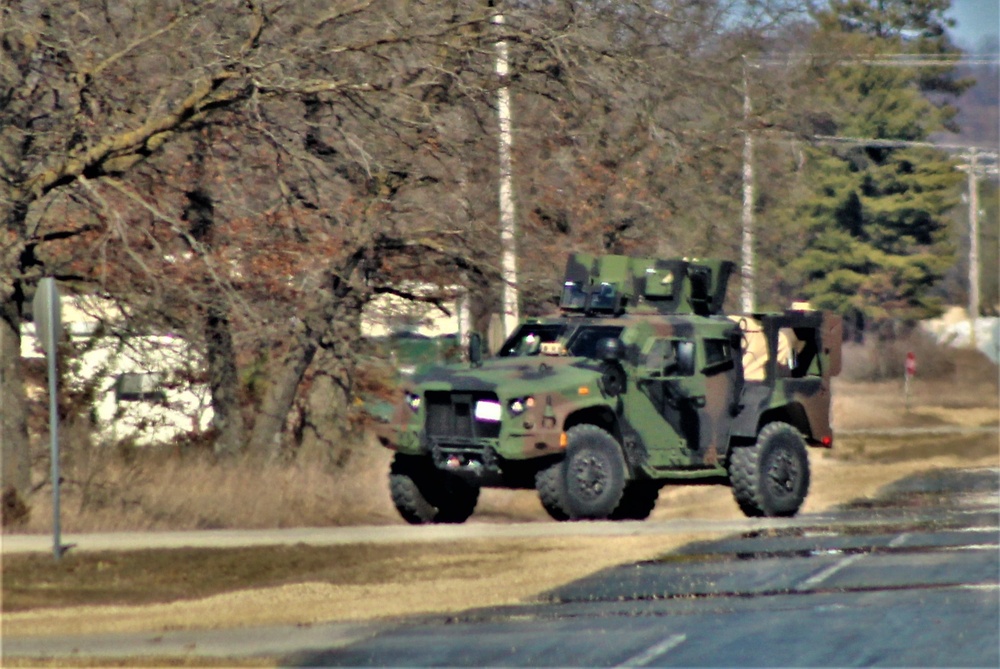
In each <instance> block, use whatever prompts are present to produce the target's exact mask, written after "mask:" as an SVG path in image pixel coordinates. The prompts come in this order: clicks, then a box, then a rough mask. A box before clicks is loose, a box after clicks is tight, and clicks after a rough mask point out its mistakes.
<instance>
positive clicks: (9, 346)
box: [0, 284, 31, 500]
mask: <svg viewBox="0 0 1000 669" xmlns="http://www.w3.org/2000/svg"><path fill="white" fill-rule="evenodd" d="M0 290H3V293H4V296H5V298H6V299H2V301H0V453H2V456H0V458H2V459H0V474H2V487H3V490H4V499H5V500H6V499H8V498H10V499H17V498H20V499H22V500H23V499H24V498H25V496H26V495H27V494H28V491H29V490H30V489H31V452H30V449H29V442H28V422H27V415H26V414H27V405H26V402H25V396H24V374H23V369H22V366H21V311H22V309H21V307H22V304H21V300H20V299H19V297H18V296H19V295H20V293H19V291H16V290H15V289H13V286H11V285H10V284H8V285H6V286H2V288H0ZM11 490H13V491H14V492H13V493H11V492H10V491H11Z"/></svg>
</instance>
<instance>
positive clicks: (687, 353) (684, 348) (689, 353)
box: [666, 340, 695, 376]
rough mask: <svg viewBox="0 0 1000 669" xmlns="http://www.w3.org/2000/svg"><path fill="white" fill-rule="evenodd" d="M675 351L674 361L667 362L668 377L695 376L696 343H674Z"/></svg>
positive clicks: (677, 341)
mask: <svg viewBox="0 0 1000 669" xmlns="http://www.w3.org/2000/svg"><path fill="white" fill-rule="evenodd" d="M673 349H674V350H673V353H674V355H673V359H672V360H668V361H667V370H666V374H667V375H668V376H693V375H694V369H695V365H694V342H693V341H688V340H676V341H674V342H673ZM671 363H672V364H671Z"/></svg>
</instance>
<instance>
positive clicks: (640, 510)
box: [611, 481, 660, 520]
mask: <svg viewBox="0 0 1000 669" xmlns="http://www.w3.org/2000/svg"><path fill="white" fill-rule="evenodd" d="M659 496H660V486H658V485H657V484H655V483H652V482H649V481H632V482H630V483H628V484H627V485H626V486H625V491H624V492H623V493H622V499H621V501H620V502H618V508H616V509H615V510H614V511H613V512H612V513H611V519H612V520H646V519H647V518H649V514H651V513H652V512H653V509H654V508H655V507H656V500H657V498H658V497H659Z"/></svg>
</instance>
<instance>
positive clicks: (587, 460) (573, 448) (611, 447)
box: [563, 425, 625, 520]
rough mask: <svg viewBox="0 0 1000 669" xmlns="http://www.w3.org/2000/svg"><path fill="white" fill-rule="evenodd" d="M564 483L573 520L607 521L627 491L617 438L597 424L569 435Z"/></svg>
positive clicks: (577, 428)
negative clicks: (604, 519)
mask: <svg viewBox="0 0 1000 669" xmlns="http://www.w3.org/2000/svg"><path fill="white" fill-rule="evenodd" d="M566 436H567V438H568V445H567V447H566V460H565V468H564V477H563V480H564V482H565V486H566V506H567V508H568V510H569V515H570V517H571V518H574V519H584V518H587V519H592V520H598V519H602V518H608V517H610V516H611V513H612V512H613V511H614V510H615V509H616V508H617V507H618V503H619V502H620V501H621V498H622V493H623V492H624V490H625V458H624V457H622V450H621V447H620V446H619V445H618V442H617V441H615V438H614V437H612V436H611V435H610V434H608V433H607V432H606V431H604V430H602V429H601V428H599V427H597V426H596V425H576V426H574V427H571V428H570V429H569V430H568V431H567V432H566Z"/></svg>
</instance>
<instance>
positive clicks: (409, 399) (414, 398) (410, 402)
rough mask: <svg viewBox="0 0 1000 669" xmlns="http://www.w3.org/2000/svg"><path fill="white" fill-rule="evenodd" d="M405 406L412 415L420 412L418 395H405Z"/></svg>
mask: <svg viewBox="0 0 1000 669" xmlns="http://www.w3.org/2000/svg"><path fill="white" fill-rule="evenodd" d="M406 406H408V407H410V411H412V412H413V413H417V412H418V411H420V395H415V394H413V393H406Z"/></svg>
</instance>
